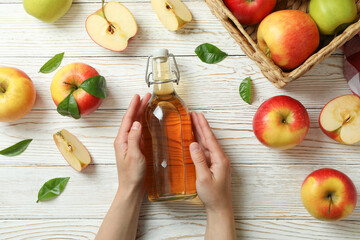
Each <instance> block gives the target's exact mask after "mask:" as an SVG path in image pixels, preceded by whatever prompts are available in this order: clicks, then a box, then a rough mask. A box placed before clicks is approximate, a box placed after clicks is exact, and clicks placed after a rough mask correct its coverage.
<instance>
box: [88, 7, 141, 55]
mask: <svg viewBox="0 0 360 240" xmlns="http://www.w3.org/2000/svg"><path fill="white" fill-rule="evenodd" d="M104 14H105V15H104ZM85 27H86V31H87V32H88V34H89V36H90V37H91V39H92V40H93V41H94V42H96V43H97V44H99V45H100V46H102V47H104V48H107V49H109V50H112V51H117V52H120V51H123V50H124V49H125V48H126V47H127V46H128V41H129V39H130V38H132V37H133V36H135V35H136V33H137V24H136V21H135V18H134V16H133V15H132V14H131V12H130V11H129V9H127V8H126V7H125V6H124V5H122V4H121V3H118V2H109V3H107V4H105V6H104V10H103V9H102V8H101V9H99V10H98V11H96V12H95V13H93V14H91V15H90V16H89V17H88V18H87V19H86V22H85Z"/></svg>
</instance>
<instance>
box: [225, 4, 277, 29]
mask: <svg viewBox="0 0 360 240" xmlns="http://www.w3.org/2000/svg"><path fill="white" fill-rule="evenodd" d="M224 3H225V5H226V6H227V8H228V9H229V10H230V11H231V12H232V14H233V15H234V16H235V17H236V18H237V19H238V20H239V22H240V23H241V24H244V25H254V24H258V23H259V22H260V21H261V20H263V18H264V17H266V16H267V15H268V14H269V13H271V11H272V10H273V9H274V8H275V5H276V0H224Z"/></svg>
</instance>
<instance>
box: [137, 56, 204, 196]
mask: <svg viewBox="0 0 360 240" xmlns="http://www.w3.org/2000/svg"><path fill="white" fill-rule="evenodd" d="M169 56H172V55H169V54H168V51H167V50H165V49H162V50H159V51H157V52H156V53H155V54H154V55H153V60H152V61H153V62H152V64H153V72H152V73H150V74H149V75H148V74H146V81H147V83H148V85H149V86H150V85H151V84H153V85H154V90H153V95H152V97H151V99H150V100H149V102H148V104H147V106H146V109H145V113H144V119H143V140H144V154H145V158H146V162H147V173H146V174H147V177H146V181H147V185H148V194H149V200H150V201H172V200H184V199H192V198H194V197H196V196H197V193H196V187H195V180H196V173H195V166H194V164H193V161H192V160H191V157H190V151H189V146H190V143H192V142H193V141H194V135H193V132H192V125H191V117H190V114H189V112H188V110H187V108H186V106H185V104H184V102H183V101H182V100H181V98H180V97H179V96H178V95H177V94H176V92H175V90H174V87H173V82H176V83H178V82H179V77H180V76H179V72H178V70H177V66H176V62H175V58H174V57H173V59H174V63H175V66H176V70H177V71H171V67H170V62H169ZM148 64H149V61H148ZM172 73H174V74H175V76H176V78H177V79H176V80H171V77H172V76H171V75H172ZM150 75H152V76H153V82H150V81H149V77H150Z"/></svg>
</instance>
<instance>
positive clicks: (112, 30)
mask: <svg viewBox="0 0 360 240" xmlns="http://www.w3.org/2000/svg"><path fill="white" fill-rule="evenodd" d="M104 4H105V0H102V6H101V10H102V13H103V15H104V18H105V20H106V21H107V23H108V24H109V27H108V32H110V33H111V34H114V28H115V27H114V25H113V24H112V23H111V22H110V21H109V20H108V19H107V17H106V15H105V9H104Z"/></svg>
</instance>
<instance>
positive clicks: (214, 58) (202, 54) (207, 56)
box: [195, 43, 227, 64]
mask: <svg viewBox="0 0 360 240" xmlns="http://www.w3.org/2000/svg"><path fill="white" fill-rule="evenodd" d="M195 53H196V55H198V57H199V58H200V60H201V61H203V62H204V63H209V64H214V63H218V62H221V61H222V60H224V59H225V58H226V57H227V54H226V53H224V52H223V51H221V50H220V49H219V48H217V47H216V46H214V45H212V44H210V43H203V44H201V45H199V46H198V47H197V48H196V49H195Z"/></svg>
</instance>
